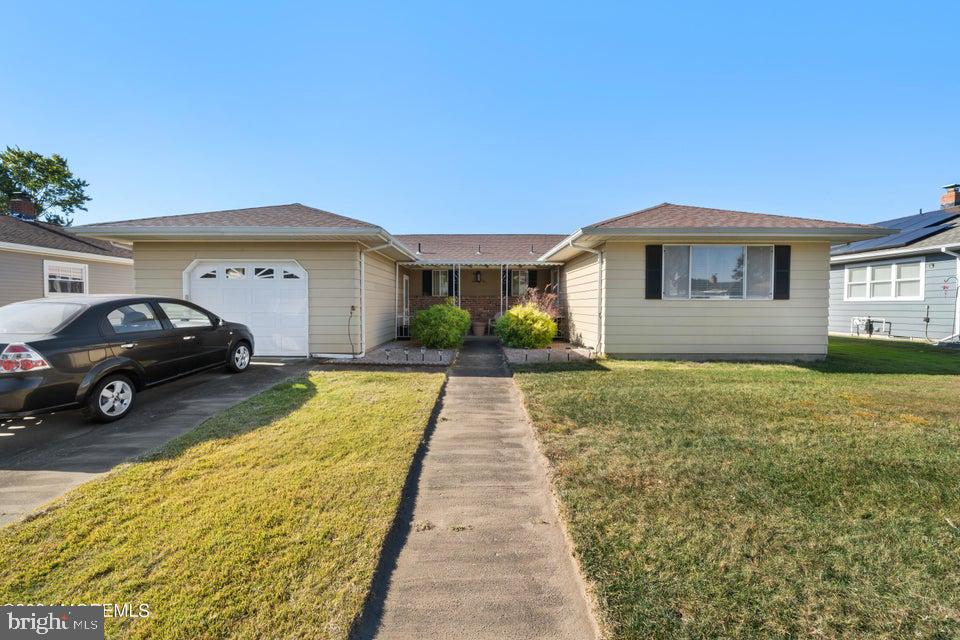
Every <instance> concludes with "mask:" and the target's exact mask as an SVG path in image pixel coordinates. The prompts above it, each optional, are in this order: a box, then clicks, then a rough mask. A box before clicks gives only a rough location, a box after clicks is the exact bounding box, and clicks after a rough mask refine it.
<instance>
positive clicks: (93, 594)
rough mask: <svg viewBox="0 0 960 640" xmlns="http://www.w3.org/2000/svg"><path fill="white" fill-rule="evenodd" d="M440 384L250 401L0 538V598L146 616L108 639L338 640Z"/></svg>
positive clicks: (329, 381) (325, 384)
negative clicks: (137, 608) (93, 605)
mask: <svg viewBox="0 0 960 640" xmlns="http://www.w3.org/2000/svg"><path fill="white" fill-rule="evenodd" d="M442 382H443V376H442V374H437V373H380V372H326V373H310V374H308V375H307V376H305V377H303V378H300V379H297V380H294V381H292V382H288V383H285V384H281V385H278V386H276V387H274V388H273V389H271V390H269V391H266V392H264V393H261V394H259V395H257V396H255V397H253V398H251V399H249V400H247V401H246V402H243V403H241V404H240V405H238V406H236V407H234V408H232V409H229V410H228V411H226V412H224V413H222V414H220V415H218V416H216V417H214V418H212V419H210V420H208V421H206V422H204V423H203V424H201V425H200V426H199V427H197V428H196V429H195V430H193V431H191V432H190V433H188V434H185V435H184V436H182V437H180V438H178V439H176V440H174V441H172V442H170V443H169V444H168V445H166V446H165V447H163V449H161V450H160V451H159V452H157V453H156V454H154V455H152V456H150V457H149V458H147V459H144V460H142V461H138V462H136V463H133V464H129V465H125V466H124V467H121V468H120V469H118V470H117V471H115V472H113V473H112V474H110V475H109V476H107V477H106V478H104V479H103V480H100V481H96V482H92V483H89V484H87V485H84V486H82V487H80V488H79V489H77V490H75V491H73V492H71V493H70V494H68V495H67V496H66V497H65V498H64V499H62V500H60V501H59V502H57V503H55V504H54V505H53V506H52V508H50V509H49V510H48V511H46V512H44V513H42V514H40V515H38V516H37V517H35V518H33V519H32V520H30V521H27V522H24V523H21V524H18V525H15V526H12V527H9V528H7V529H5V530H3V538H2V540H0V557H3V558H4V561H3V563H2V568H0V601H2V602H5V603H6V602H43V603H59V602H67V603H78V602H100V603H112V602H119V603H123V602H131V603H147V604H149V605H150V611H151V615H150V616H149V617H148V618H141V619H133V620H129V619H128V620H121V619H110V620H108V621H107V636H108V637H111V638H148V637H150V638H184V639H187V638H189V639H193V638H281V637H282V638H345V637H346V635H347V632H348V630H349V627H350V625H351V623H352V622H353V620H354V618H355V617H356V616H357V615H358V613H359V611H360V608H361V606H362V604H363V600H364V598H365V596H366V593H367V590H368V587H369V585H370V581H371V578H372V575H373V571H374V568H375V566H376V563H377V559H378V555H379V552H380V548H381V545H382V543H383V540H384V536H385V534H386V532H387V530H388V528H389V526H390V524H391V521H392V518H393V516H394V513H395V511H396V508H397V505H398V500H399V498H400V494H401V489H402V486H403V482H404V479H405V477H406V474H407V470H408V468H409V466H410V462H411V460H412V456H413V454H414V451H415V450H416V448H417V445H418V444H419V442H420V440H421V437H422V435H423V431H424V428H425V426H426V424H427V421H428V419H429V416H430V412H431V410H432V408H433V406H434V403H435V401H436V398H437V394H438V391H439V389H440V386H441V384H442Z"/></svg>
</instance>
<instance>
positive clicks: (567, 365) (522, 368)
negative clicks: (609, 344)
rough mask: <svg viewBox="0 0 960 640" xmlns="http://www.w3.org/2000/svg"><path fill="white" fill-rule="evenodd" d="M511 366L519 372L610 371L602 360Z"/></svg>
mask: <svg viewBox="0 0 960 640" xmlns="http://www.w3.org/2000/svg"><path fill="white" fill-rule="evenodd" d="M510 368H511V369H512V370H513V371H515V372H517V373H557V372H564V371H598V372H607V371H610V369H609V367H607V366H606V365H604V364H603V361H602V360H574V361H572V362H535V363H522V364H512V365H510Z"/></svg>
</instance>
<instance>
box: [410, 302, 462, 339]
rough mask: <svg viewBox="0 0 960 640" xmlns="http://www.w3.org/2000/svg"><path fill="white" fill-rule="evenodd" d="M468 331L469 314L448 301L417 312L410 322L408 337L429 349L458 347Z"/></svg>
mask: <svg viewBox="0 0 960 640" xmlns="http://www.w3.org/2000/svg"><path fill="white" fill-rule="evenodd" d="M469 330H470V313H469V312H468V311H466V310H465V309H461V308H460V307H457V306H455V305H454V304H453V303H452V302H450V301H447V302H446V303H444V304H435V305H433V306H432V307H430V308H429V309H424V310H423V311H417V312H416V313H415V314H413V320H411V322H410V336H411V337H412V338H413V339H414V340H415V341H417V342H419V343H420V344H422V345H423V346H425V347H427V348H430V349H453V348H454V347H459V346H460V345H462V344H463V338H464V337H465V336H466V335H467V332H468V331H469Z"/></svg>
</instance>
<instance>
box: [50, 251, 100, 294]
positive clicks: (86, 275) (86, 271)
mask: <svg viewBox="0 0 960 640" xmlns="http://www.w3.org/2000/svg"><path fill="white" fill-rule="evenodd" d="M50 267H69V268H71V269H73V268H76V267H80V269H81V270H82V271H83V293H82V294H79V293H59V292H56V291H50ZM89 293H90V267H89V266H88V265H86V264H84V263H82V262H63V261H61V260H44V261H43V297H44V298H56V297H59V296H77V295H88V294H89Z"/></svg>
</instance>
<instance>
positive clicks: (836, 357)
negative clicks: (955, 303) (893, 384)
mask: <svg viewBox="0 0 960 640" xmlns="http://www.w3.org/2000/svg"><path fill="white" fill-rule="evenodd" d="M798 366H801V367H804V368H806V369H810V370H812V371H818V372H821V373H878V374H899V375H957V374H960V350H957V349H952V348H946V347H938V346H935V345H930V344H923V343H917V342H896V341H887V340H877V339H872V340H871V339H868V338H840V337H831V338H830V346H829V349H828V351H827V357H826V359H825V360H821V361H819V362H806V363H798Z"/></svg>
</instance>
